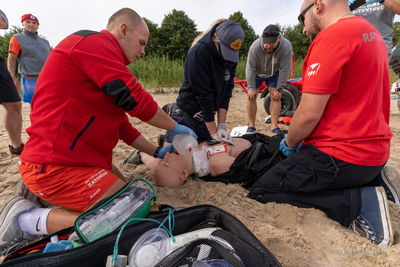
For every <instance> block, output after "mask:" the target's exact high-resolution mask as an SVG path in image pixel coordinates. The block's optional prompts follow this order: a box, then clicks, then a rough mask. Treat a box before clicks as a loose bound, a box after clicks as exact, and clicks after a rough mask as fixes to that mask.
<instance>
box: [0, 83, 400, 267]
mask: <svg viewBox="0 0 400 267" xmlns="http://www.w3.org/2000/svg"><path fill="white" fill-rule="evenodd" d="M163 91H164V93H161V94H153V97H154V99H155V100H156V101H157V102H158V104H159V105H160V106H163V105H164V104H166V103H171V102H175V100H176V97H177V93H176V91H177V90H176V88H172V89H171V88H166V89H165V88H164V90H163ZM396 101H397V100H393V99H392V100H391V117H390V128H391V130H392V132H393V134H394V137H393V138H392V141H391V144H392V146H391V154H390V159H389V161H388V165H391V166H394V167H395V168H396V169H398V170H400V112H399V110H398V109H397V102H396ZM3 112H4V109H3V108H0V116H3ZM29 113H30V106H29V105H24V106H23V118H24V122H23V133H22V137H23V140H24V141H27V140H28V135H27V134H26V132H25V129H26V128H27V127H29V125H30V121H29ZM266 115H267V114H266V112H265V110H264V108H263V100H262V99H259V100H258V114H257V123H256V125H257V128H258V131H259V132H261V133H263V134H267V135H272V132H271V131H270V124H266V123H264V118H265V117H266ZM131 122H132V124H133V125H134V127H136V128H137V129H139V130H140V131H141V132H142V134H143V135H144V136H145V137H146V138H147V139H148V140H150V141H152V142H154V143H156V140H157V136H158V134H160V133H164V131H163V130H159V129H157V128H154V127H151V126H149V125H148V124H146V123H143V122H141V121H139V120H138V119H136V118H131ZM247 123H248V120H247V114H246V95H245V93H244V92H243V91H242V90H241V89H240V88H235V89H234V93H233V98H232V100H231V104H230V110H229V112H228V118H227V126H228V129H232V128H233V127H235V126H238V125H247ZM281 128H282V129H288V127H287V126H285V125H281ZM0 142H1V143H0V144H1V145H0V188H1V190H0V206H1V205H2V204H3V203H4V202H5V201H7V200H8V199H9V198H10V197H11V196H12V194H13V190H14V186H15V184H16V183H17V182H18V181H19V179H20V175H19V171H18V160H19V157H18V156H10V155H9V152H8V137H7V134H6V131H5V129H4V127H3V125H1V126H0ZM132 151H133V149H132V148H131V147H129V146H127V145H126V144H124V143H123V142H119V143H118V145H117V146H116V148H115V149H114V164H115V165H116V166H118V167H119V168H120V170H121V171H122V172H123V174H124V175H125V176H126V177H127V178H128V179H129V180H130V179H133V178H136V177H144V178H146V179H148V180H149V181H150V182H152V183H153V184H154V178H153V172H152V171H151V170H149V169H147V168H146V167H145V166H144V165H140V166H137V167H136V166H133V165H129V164H127V165H124V166H122V162H123V160H124V159H125V158H126V157H128V156H129V155H130V154H131V152H132ZM201 185H202V188H203V199H202V204H211V205H214V206H217V207H219V208H221V209H223V210H225V211H227V212H229V213H231V214H233V215H234V216H236V217H237V218H238V219H239V220H240V221H242V222H243V223H244V224H245V225H246V226H247V227H248V228H249V229H250V230H251V231H252V232H253V233H254V234H255V235H256V236H257V237H258V238H259V240H260V241H261V242H262V243H263V244H264V245H265V246H266V247H267V248H268V249H269V250H270V251H271V252H272V253H273V254H274V255H275V257H276V258H277V259H278V260H279V262H280V263H281V264H282V266H285V267H288V266H354V267H355V266H363V267H365V266H399V265H400V263H399V254H400V244H399V243H400V214H399V212H400V207H398V206H396V205H395V204H394V203H392V202H390V203H389V204H390V206H389V208H390V213H391V219H392V224H393V229H394V244H393V246H391V247H388V248H380V247H378V246H376V245H373V244H372V243H371V242H370V241H368V240H367V239H365V238H362V237H358V236H357V235H356V234H355V233H354V232H353V230H352V229H349V228H346V227H343V226H341V225H340V224H339V223H337V222H335V221H333V220H331V219H329V218H327V216H326V215H325V214H324V213H322V212H321V211H319V210H315V209H303V208H298V207H294V206H291V205H288V204H276V203H268V204H261V203H259V202H257V201H255V200H252V199H249V198H247V197H246V195H247V194H248V191H247V190H246V189H244V188H242V187H241V186H239V185H235V184H229V185H225V184H223V183H217V182H205V181H201ZM156 190H157V201H158V202H159V203H162V204H169V205H172V206H175V207H177V206H184V207H189V206H194V205H198V204H199V203H200V198H201V193H200V187H199V184H198V182H197V180H195V179H194V180H190V179H189V181H187V182H186V183H185V184H184V185H183V186H181V187H179V188H173V189H171V188H161V187H156Z"/></svg>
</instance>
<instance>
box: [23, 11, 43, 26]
mask: <svg viewBox="0 0 400 267" xmlns="http://www.w3.org/2000/svg"><path fill="white" fill-rule="evenodd" d="M27 19H30V20H33V21H36V22H37V24H38V25H39V20H38V18H37V17H35V16H34V15H32V14H25V15H22V17H21V22H24V20H27Z"/></svg>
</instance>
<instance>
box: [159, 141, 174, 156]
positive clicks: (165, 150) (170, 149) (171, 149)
mask: <svg viewBox="0 0 400 267" xmlns="http://www.w3.org/2000/svg"><path fill="white" fill-rule="evenodd" d="M168 152H169V153H173V152H174V146H173V145H172V144H169V145H168V146H165V147H163V148H161V149H160V151H158V156H157V158H159V159H163V158H164V157H165V154H167V153H168Z"/></svg>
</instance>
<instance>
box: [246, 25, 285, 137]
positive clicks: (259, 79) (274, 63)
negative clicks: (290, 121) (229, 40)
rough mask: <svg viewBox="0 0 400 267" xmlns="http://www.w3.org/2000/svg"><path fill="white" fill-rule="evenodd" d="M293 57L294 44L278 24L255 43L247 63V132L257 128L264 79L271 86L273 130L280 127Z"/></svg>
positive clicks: (271, 27)
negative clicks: (284, 95) (282, 98)
mask: <svg viewBox="0 0 400 267" xmlns="http://www.w3.org/2000/svg"><path fill="white" fill-rule="evenodd" d="M291 59H292V44H291V43H290V41H289V40H288V39H286V38H285V37H283V35H282V34H281V33H280V32H279V28H278V27H277V26H276V25H273V24H271V25H268V26H267V27H266V28H265V29H264V31H263V34H262V36H261V37H260V38H259V39H257V40H255V41H254V42H253V44H252V45H251V47H250V50H249V54H248V56H247V63H246V80H247V89H248V93H247V104H246V106H247V116H248V117H249V128H248V129H247V133H252V132H255V131H256V115H257V96H258V91H259V88H260V85H261V84H262V83H263V82H265V83H266V85H267V86H268V88H267V89H268V90H269V94H270V99H271V105H270V113H271V130H272V132H273V133H278V132H279V131H280V128H279V127H278V120H279V114H280V111H281V97H282V91H283V87H284V86H285V85H286V81H287V79H288V78H289V75H290V70H291V68H292V60H291ZM267 89H265V90H267Z"/></svg>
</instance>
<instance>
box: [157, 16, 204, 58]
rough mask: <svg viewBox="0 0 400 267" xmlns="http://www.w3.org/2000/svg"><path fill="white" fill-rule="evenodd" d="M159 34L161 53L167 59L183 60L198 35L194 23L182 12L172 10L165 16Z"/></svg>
mask: <svg viewBox="0 0 400 267" xmlns="http://www.w3.org/2000/svg"><path fill="white" fill-rule="evenodd" d="M159 34H160V46H161V52H162V53H163V54H166V55H168V58H169V59H184V58H186V56H187V54H188V52H189V49H190V46H191V44H192V42H193V40H194V38H196V36H197V35H198V34H199V33H198V32H197V28H196V24H195V23H194V21H193V20H192V19H190V18H189V17H188V16H187V15H186V14H185V12H184V11H178V10H176V9H173V10H172V12H171V13H168V14H167V15H165V18H164V19H163V21H162V23H161V28H160V30H159Z"/></svg>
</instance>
